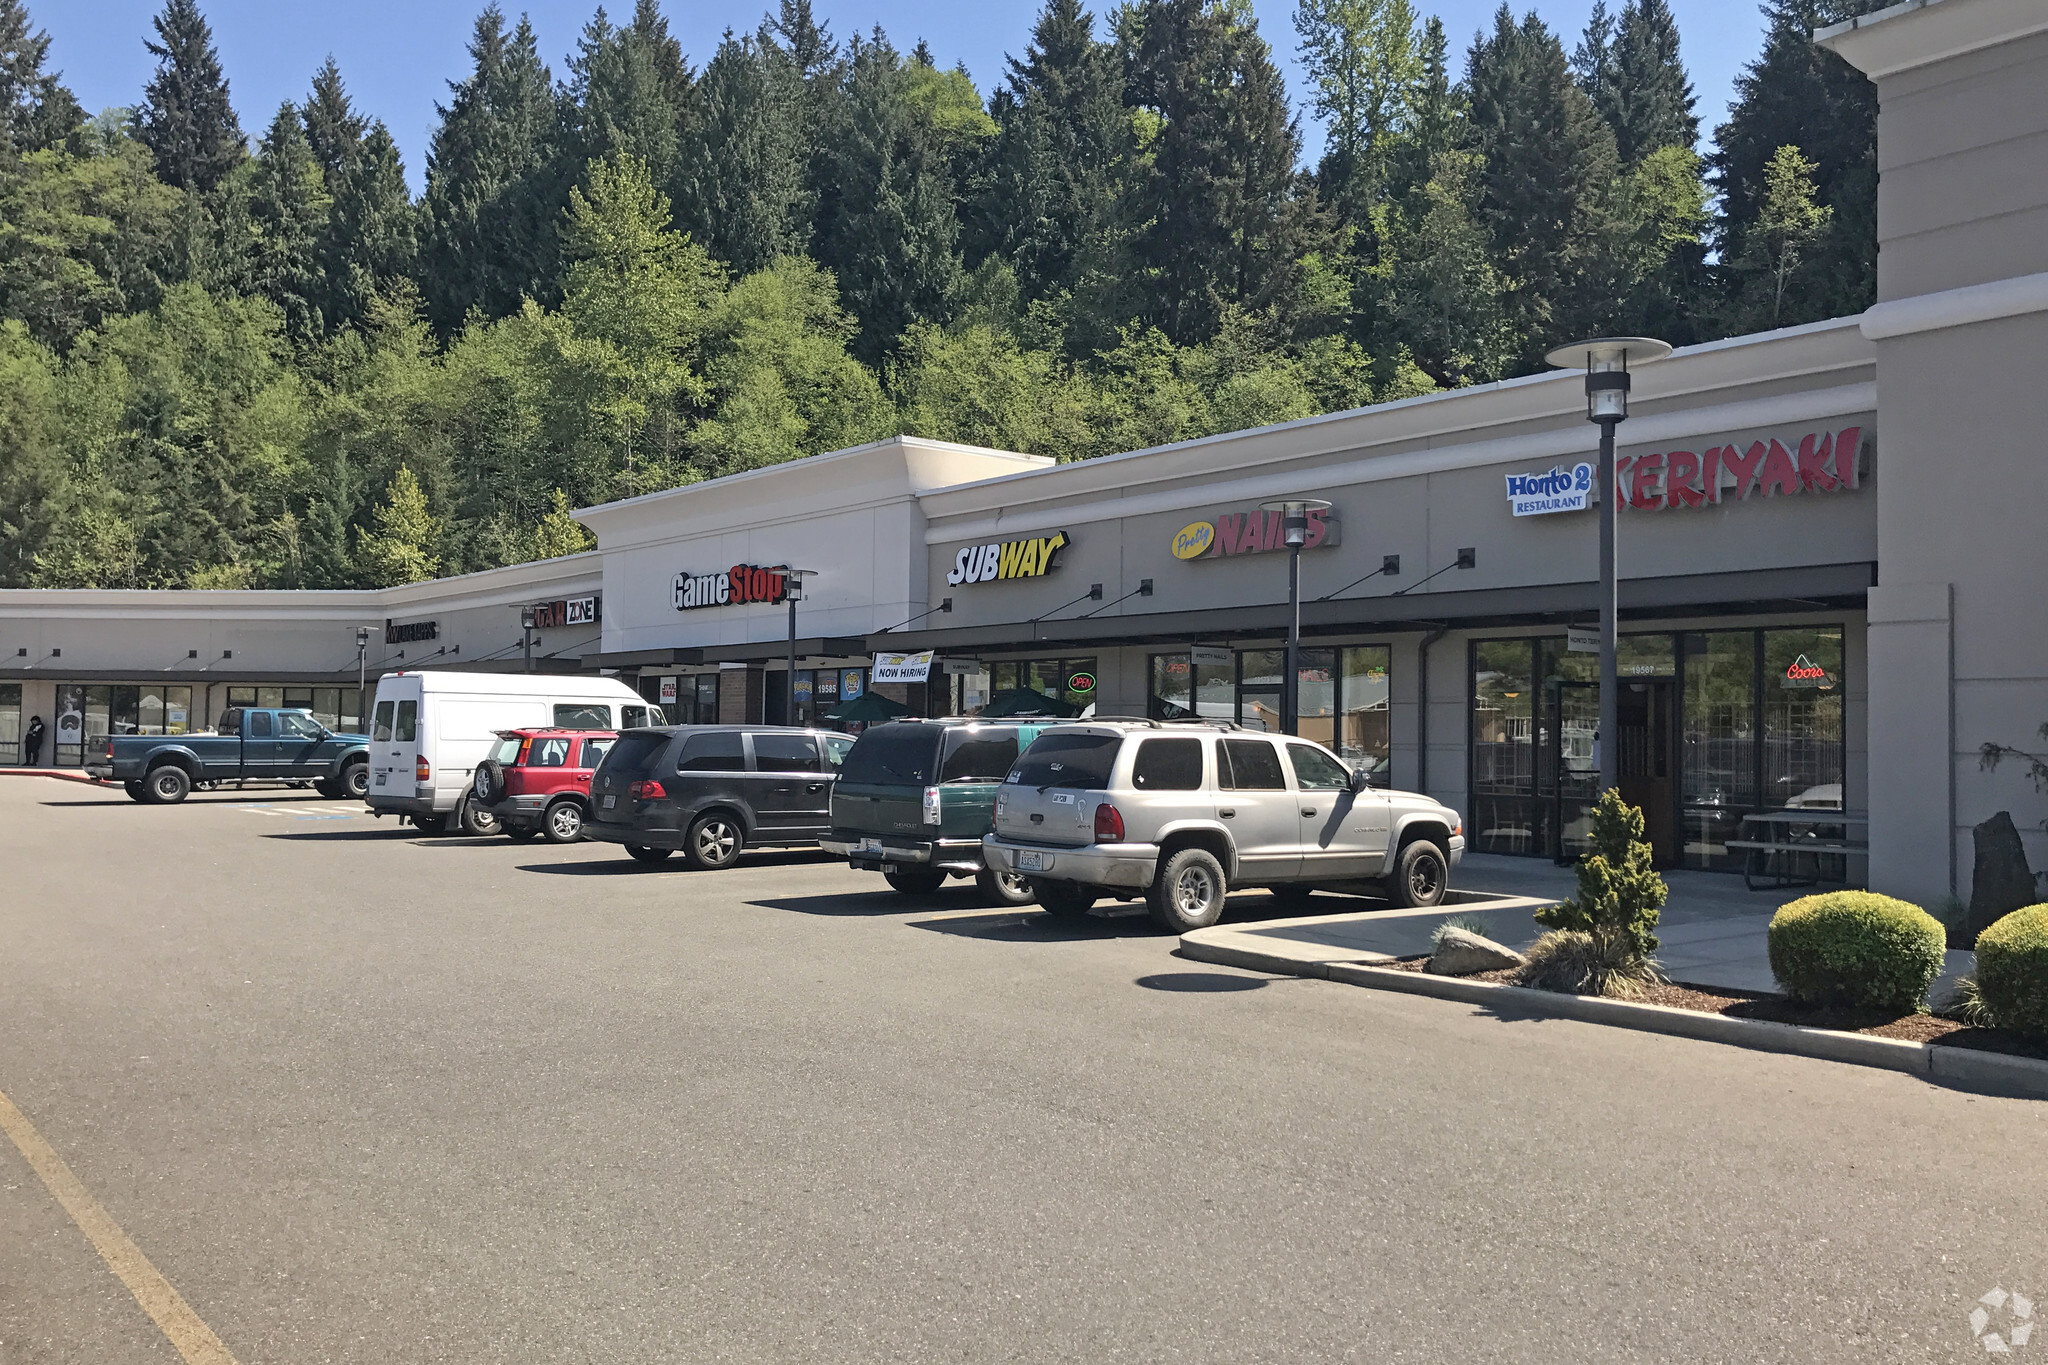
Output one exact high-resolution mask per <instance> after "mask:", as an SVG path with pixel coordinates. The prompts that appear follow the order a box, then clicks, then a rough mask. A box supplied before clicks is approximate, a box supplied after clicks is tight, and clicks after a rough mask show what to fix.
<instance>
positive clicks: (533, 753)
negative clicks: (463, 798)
mask: <svg viewBox="0 0 2048 1365" xmlns="http://www.w3.org/2000/svg"><path fill="white" fill-rule="evenodd" d="M617 739H618V735H617V734H616V733H614V732H612V731H609V730H554V729H547V730H539V729H536V730H500V731H498V747H497V748H495V749H493V750H491V756H490V757H489V758H487V759H485V760H484V761H483V762H482V763H479V764H477V768H476V778H475V783H476V804H478V805H480V806H482V807H484V808H485V809H486V810H488V811H490V813H491V814H493V815H495V816H497V817H498V823H499V825H500V826H501V827H503V829H504V831H505V833H506V834H508V835H510V836H511V837H512V838H513V839H515V840H517V841H518V842H520V843H524V842H525V841H526V840H528V839H531V838H533V837H534V836H535V835H536V834H539V835H545V836H546V837H547V841H548V842H549V843H551V844H573V843H575V842H576V841H577V840H578V839H581V838H582V837H583V822H584V820H585V819H587V818H588V817H589V815H590V775H591V774H592V773H593V772H595V771H596V770H597V765H598V764H599V763H601V762H603V761H604V756H605V754H606V753H608V752H609V751H610V749H611V747H612V745H613V743H614V742H616V741H617Z"/></svg>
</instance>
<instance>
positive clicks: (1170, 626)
mask: <svg viewBox="0 0 2048 1365" xmlns="http://www.w3.org/2000/svg"><path fill="white" fill-rule="evenodd" d="M1876 582H1877V565H1876V564H1874V563H1870V562H1867V561H1863V562H1856V563H1850V564H1818V565H1805V566H1801V567H1798V568H1788V569H1750V570H1742V571H1739V572H1733V573H1718V574H1679V575H1674V576H1670V577H1664V578H1624V579H1623V580H1622V581H1621V584H1620V588H1619V593H1620V597H1621V611H1622V615H1623V616H1624V617H1631V616H1632V617H1635V618H1637V619H1642V618H1644V617H1658V616H1684V615H1694V616H1697V615H1721V614H1728V615H1737V614H1740V615H1752V614H1755V613H1759V612H1799V611H1817V610H1830V609H1850V608H1856V607H1860V606H1861V605H1862V604H1863V602H1864V600H1865V598H1866V597H1867V596H1868V594H1869V592H1870V588H1871V586H1872V585H1873V584H1875V583H1876ZM1599 594H1600V585H1599V584H1598V583H1597V582H1584V583H1541V584H1532V585H1530V586H1528V587H1520V588H1481V589H1477V590H1474V591H1470V592H1419V593H1412V594H1410V595H1408V596H1405V597H1396V596H1394V595H1393V593H1392V592H1391V591H1388V592H1383V593H1378V594H1375V595H1372V596H1360V597H1344V598H1337V599H1334V600H1331V601H1324V602H1318V601H1314V600H1304V601H1303V602H1302V604H1301V630H1302V634H1303V635H1304V636H1315V635H1352V634H1356V633H1358V632H1360V631H1371V630H1390V631H1398V630H1424V629H1430V628H1433V627H1435V626H1439V625H1450V626H1456V627H1462V628H1472V627H1487V626H1508V625H1529V624H1542V623H1546V622H1564V621H1569V620H1583V619H1585V618H1587V617H1589V616H1591V615H1593V614H1595V613H1596V612H1597V611H1598V609H1599ZM1286 633H1287V602H1286V599H1285V598H1284V597H1283V598H1282V599H1281V600H1279V601H1277V602H1272V603H1269V604H1265V605H1261V606H1256V607H1225V608H1215V609H1204V610H1200V611H1179V612H1150V613H1137V612H1134V613H1130V614H1127V615H1103V616H1093V617H1081V618H1063V619H1057V620H1050V621H1021V622H1013V623H1010V624H997V625H986V626H957V627H952V628H948V629H940V630H905V631H890V632H888V633H887V634H882V635H870V636H869V637H868V639H867V643H868V645H869V647H870V649H888V650H906V651H909V650H921V649H936V650H938V651H940V652H941V653H958V652H962V651H972V650H976V649H986V650H1004V651H1011V650H1022V649H1035V648H1037V647H1039V646H1041V645H1045V646H1054V647H1060V648H1065V647H1068V646H1074V647H1093V648H1108V647H1113V646H1116V645H1125V644H1129V645H1142V644H1164V643H1186V642H1187V641H1190V640H1211V641H1215V640H1229V639H1248V638H1273V637H1276V636H1283V635H1285V634H1286Z"/></svg>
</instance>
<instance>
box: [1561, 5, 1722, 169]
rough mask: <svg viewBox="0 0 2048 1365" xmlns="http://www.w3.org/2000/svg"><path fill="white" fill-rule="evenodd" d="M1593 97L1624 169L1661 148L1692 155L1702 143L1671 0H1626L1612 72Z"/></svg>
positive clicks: (1616, 36) (1614, 51) (1617, 32)
mask: <svg viewBox="0 0 2048 1365" xmlns="http://www.w3.org/2000/svg"><path fill="white" fill-rule="evenodd" d="M1587 93H1588V94H1589V95H1592V92H1591V91H1588V92H1587ZM1592 97H1593V107H1594V108H1596V109H1598V110H1599V111H1600V113H1601V116H1602V117H1603V118H1605V119H1606V120H1607V126H1608V127H1609V128H1611V129H1613V130H1614V146H1615V151H1616V152H1617V154H1619V156H1620V157H1621V163H1622V165H1624V166H1633V165H1635V164H1636V163H1637V162H1639V161H1641V160H1642V159H1643V158H1644V157H1646V156H1648V155H1649V154H1650V153H1651V152H1654V151H1656V150H1657V149H1658V148H1659V147H1683V148H1686V149H1687V150H1688V151H1689V150H1691V148H1692V146H1693V144H1694V143H1696V142H1698V141H1699V136H1700V121H1699V119H1698V118H1697V117H1696V116H1695V115H1694V114H1693V111H1692V108H1693V93H1692V82H1690V81H1689V80H1687V79H1686V76H1685V66H1684V64H1683V63H1681V62H1680V61H1679V59H1678V21H1677V20H1675V19H1674V18H1672V16H1671V6H1670V4H1669V3H1668V0H1627V2H1626V3H1625V4H1624V5H1623V6H1622V10H1621V22H1620V24H1619V26H1618V27H1617V28H1616V29H1615V36H1614V48H1613V70H1612V72H1611V75H1610V77H1609V79H1608V80H1607V81H1606V82H1605V83H1604V84H1603V87H1602V89H1601V91H1600V93H1599V94H1598V95H1593V96H1592Z"/></svg>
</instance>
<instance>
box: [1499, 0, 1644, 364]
mask: <svg viewBox="0 0 2048 1365" xmlns="http://www.w3.org/2000/svg"><path fill="white" fill-rule="evenodd" d="M1465 85H1466V92H1467V97H1468V99H1469V101H1470V106H1471V117H1470V120H1469V136H1470V138H1471V146H1472V150H1473V151H1476V152H1477V153H1479V155H1480V157H1481V158H1482V163H1483V169H1482V171H1481V174H1480V186H1481V188H1480V196H1479V204H1478V217H1479V221H1480V222H1481V224H1482V225H1484V226H1485V228H1486V230H1487V232H1488V234H1489V236H1490V237H1491V239H1492V243H1493V253H1492V254H1493V261H1494V266H1495V268H1496V269H1497V270H1499V271H1500V273H1501V274H1502V275H1504V276H1505V277H1507V279H1509V280H1510V281H1512V287H1511V289H1510V292H1509V296H1508V313H1509V317H1510V319H1511V323H1512V326H1513V327H1514V329H1515V332H1516V334H1517V342H1516V351H1517V353H1518V360H1519V364H1520V365H1522V366H1526V367H1528V368H1531V369H1533V368H1536V367H1537V366H1538V365H1539V364H1540V362H1541V359H1542V354H1543V352H1544V350H1545V349H1546V348H1547V347H1548V346H1549V345H1550V344H1552V343H1553V342H1554V341H1555V340H1556V339H1557V338H1558V337H1560V336H1563V335H1565V334H1568V333H1578V332H1581V331H1584V330H1586V329H1587V328H1588V327H1592V326H1595V325H1596V323H1597V320H1598V318H1599V314H1600V304H1601V303H1602V302H1603V301H1604V299H1605V297H1606V291H1605V288H1604V285H1605V281H1604V280H1603V279H1600V278H1599V277H1600V275H1601V273H1602V271H1603V270H1604V268H1605V266H1604V261H1603V259H1602V258H1603V257H1604V255H1605V253H1606V251H1607V248H1608V245H1609V236H1610V234H1611V232H1612V230H1613V225H1612V222H1611V218H1610V210H1611V204H1610V195H1611V192H1612V186H1613V182H1614V178H1615V171H1616V165H1615V153H1614V135H1613V134H1612V133H1611V132H1609V131H1608V129H1607V126H1606V124H1605V123H1603V122H1602V121H1601V119H1600V116H1599V114H1597V113H1596V112H1595V111H1594V109H1593V105H1592V102H1591V101H1590V100H1588V99H1587V98H1586V95H1585V92H1584V91H1582V90H1580V89H1579V87H1578V85H1577V84H1576V83H1574V82H1573V80H1572V77H1571V71H1570V69H1569V67H1568V66H1567V64H1566V61H1565V55H1564V48H1563V46H1562V45H1560V44H1559V42H1558V40H1557V37H1556V35H1554V34H1553V33H1551V31H1550V30H1549V29H1548V28H1547V27H1545V25H1544V24H1543V21H1542V20H1540V19H1538V18H1537V17H1536V15H1535V14H1534V12H1531V13H1530V14H1529V15H1528V17H1527V18H1525V19H1524V20H1523V21H1522V22H1521V23H1520V24H1519V25H1518V24H1516V23H1515V20H1514V16H1513V15H1512V14H1510V13H1509V11H1508V7H1507V5H1506V4H1505V3H1503V4H1502V5H1501V7H1500V9H1499V10H1498V11H1497V12H1496V14H1495V15H1494V27H1493V32H1492V34H1491V35H1490V36H1488V35H1481V36H1478V37H1475V38H1474V39H1473V43H1472V50H1471V53H1470V55H1469V57H1468V58H1467V61H1466V78H1465Z"/></svg>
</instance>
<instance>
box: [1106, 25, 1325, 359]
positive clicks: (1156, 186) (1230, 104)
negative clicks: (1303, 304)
mask: <svg viewBox="0 0 2048 1365" xmlns="http://www.w3.org/2000/svg"><path fill="white" fill-rule="evenodd" d="M1125 13H1126V16H1127V17H1126V28H1125V32H1124V34H1123V44H1124V48H1125V70H1126V77H1127V84H1126V98H1127V99H1128V100H1129V101H1130V102H1132V103H1133V104H1135V105H1137V106H1138V107H1139V108H1141V109H1143V110H1146V111H1149V113H1151V114H1152V115H1153V116H1154V117H1156V119H1157V120H1158V128H1157V131H1156V132H1155V133H1154V134H1153V135H1152V137H1151V140H1150V143H1149V146H1148V147H1147V149H1146V150H1147V151H1148V152H1149V156H1150V165H1149V167H1148V168H1147V173H1145V174H1143V175H1141V176H1139V177H1137V179H1136V184H1135V187H1134V190H1133V193H1132V196H1131V198H1132V200H1133V203H1132V206H1131V208H1130V209H1129V210H1128V212H1130V214H1131V216H1132V218H1133V220H1134V221H1138V222H1142V223H1144V224H1145V226H1144V227H1143V228H1142V229H1141V230H1140V231H1139V232H1138V233H1137V234H1136V238H1135V240H1134V241H1133V243H1132V247H1131V257H1132V260H1131V265H1132V266H1133V267H1134V268H1135V269H1136V270H1137V271H1138V272H1140V274H1141V276H1142V277H1143V278H1144V280H1145V293H1146V296H1145V297H1144V299H1143V300H1142V303H1141V306H1140V309H1139V316H1140V318H1141V319H1142V320H1143V321H1145V322H1147V323H1150V324H1153V325H1156V326H1158V327H1159V328H1160V329H1161V330H1162V331H1164V332H1165V333H1166V335H1167V336H1168V337H1169V338H1171V339H1173V340H1175V341H1177V342H1183V343H1191V342H1198V341H1202V340H1205V339H1207V338H1208V337H1210V336H1212V335H1214V334H1215V332H1216V329H1217V328H1218V327H1219V326H1220V325H1221V323H1222V319H1223V310H1224V307H1225V305H1226V304H1235V305H1237V306H1239V307H1242V308H1244V309H1246V310H1247V311H1250V312H1254V313H1257V312H1262V311H1265V310H1267V309H1269V308H1276V307H1277V308H1282V309H1284V308H1285V307H1286V306H1287V305H1288V304H1289V303H1290V302H1291V296H1292V294H1293V292H1294V289H1295V286H1296V285H1297V283H1298V280H1299V268H1300V263H1301V261H1302V259H1303V257H1304V256H1305V255H1306V254H1307V249H1308V244H1309V240H1310V233H1311V230H1312V220H1311V211H1312V202H1309V203H1305V202H1304V201H1303V200H1302V199H1301V198H1300V197H1299V195H1298V194H1297V187H1296V184H1295V173H1294V166H1295V162H1296V160H1297V159H1298V157H1299V153H1300V149H1301V141H1300V137H1299V135H1298V133H1297V130H1296V128H1295V125H1294V120H1293V118H1292V117H1291V116H1290V115H1289V113H1288V109H1287V98H1286V93H1285V91H1284V89H1283V87H1282V82H1281V79H1280V73H1279V70H1278V69H1277V68H1276V67H1275V66H1274V65H1273V62H1272V58H1271V54H1270V52H1269V51H1268V49H1267V47H1266V43H1265V40H1264V39H1262V38H1261V37H1259V33H1258V28H1257V26H1256V24H1255V23H1253V22H1252V20H1251V19H1250V17H1249V16H1248V15H1247V14H1246V13H1245V12H1243V11H1241V10H1239V9H1237V8H1235V7H1232V6H1228V5H1224V4H1220V3H1214V0H1143V3H1142V4H1141V5H1139V6H1137V7H1136V8H1134V9H1132V10H1129V11H1126V12H1125Z"/></svg>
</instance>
